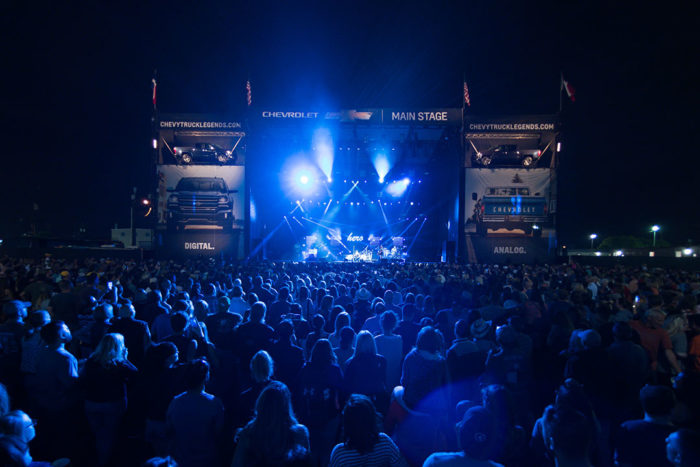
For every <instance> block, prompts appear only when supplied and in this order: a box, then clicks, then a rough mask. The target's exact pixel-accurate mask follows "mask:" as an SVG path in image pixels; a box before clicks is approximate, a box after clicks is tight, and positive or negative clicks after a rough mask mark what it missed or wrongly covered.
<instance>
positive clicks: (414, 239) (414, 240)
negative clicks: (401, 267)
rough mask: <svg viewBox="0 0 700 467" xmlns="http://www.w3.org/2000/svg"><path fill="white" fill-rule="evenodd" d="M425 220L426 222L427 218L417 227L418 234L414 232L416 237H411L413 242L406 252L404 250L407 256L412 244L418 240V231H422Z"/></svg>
mask: <svg viewBox="0 0 700 467" xmlns="http://www.w3.org/2000/svg"><path fill="white" fill-rule="evenodd" d="M427 220H428V218H427V217H424V218H423V222H422V223H421V225H420V227H418V232H416V235H415V236H414V237H413V241H412V242H411V244H410V245H409V246H408V250H406V255H407V256H408V255H409V254H410V253H411V248H413V244H414V243H416V240H418V235H420V231H421V230H423V226H424V225H425V221H427Z"/></svg>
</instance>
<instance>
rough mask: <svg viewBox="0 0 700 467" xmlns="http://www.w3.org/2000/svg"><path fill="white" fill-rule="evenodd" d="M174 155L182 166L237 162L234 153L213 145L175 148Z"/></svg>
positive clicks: (197, 144) (198, 144)
mask: <svg viewBox="0 0 700 467" xmlns="http://www.w3.org/2000/svg"><path fill="white" fill-rule="evenodd" d="M173 155H174V156H175V159H176V160H177V161H178V163H180V164H193V163H214V164H216V163H218V164H231V163H234V162H235V160H236V155H235V153H234V152H233V151H228V150H226V149H223V148H221V147H219V146H217V145H215V144H211V143H195V144H194V145H193V146H175V147H173Z"/></svg>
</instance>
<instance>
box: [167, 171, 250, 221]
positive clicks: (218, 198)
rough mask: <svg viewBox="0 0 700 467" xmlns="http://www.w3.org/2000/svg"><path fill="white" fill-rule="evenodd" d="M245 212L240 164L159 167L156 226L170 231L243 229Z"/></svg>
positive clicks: (243, 181)
mask: <svg viewBox="0 0 700 467" xmlns="http://www.w3.org/2000/svg"><path fill="white" fill-rule="evenodd" d="M245 212H246V210H245V168H244V167H243V166H239V165H232V166H226V165H221V166H220V165H159V166H158V225H159V226H160V227H166V228H167V230H168V231H169V232H175V231H193V230H211V231H217V230H218V231H223V232H230V231H232V230H239V229H243V228H244V220H245Z"/></svg>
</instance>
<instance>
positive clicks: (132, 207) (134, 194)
mask: <svg viewBox="0 0 700 467" xmlns="http://www.w3.org/2000/svg"><path fill="white" fill-rule="evenodd" d="M135 202H136V187H134V190H133V191H132V192H131V223H130V224H129V232H130V235H129V237H130V238H131V246H132V247H133V246H134V244H135V243H136V239H135V238H134V203H135Z"/></svg>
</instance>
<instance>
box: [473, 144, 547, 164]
mask: <svg viewBox="0 0 700 467" xmlns="http://www.w3.org/2000/svg"><path fill="white" fill-rule="evenodd" d="M541 156H542V151H540V150H539V149H518V146H517V145H515V144H501V145H499V146H495V147H492V148H490V149H489V150H487V151H485V152H483V153H482V152H479V151H476V153H475V154H474V158H475V159H476V161H477V162H478V163H479V164H481V165H483V166H484V167H487V166H489V165H491V164H502V165H514V164H515V165H522V166H523V167H533V166H534V165H535V163H536V162H537V161H538V160H539V159H540V157H541Z"/></svg>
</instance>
